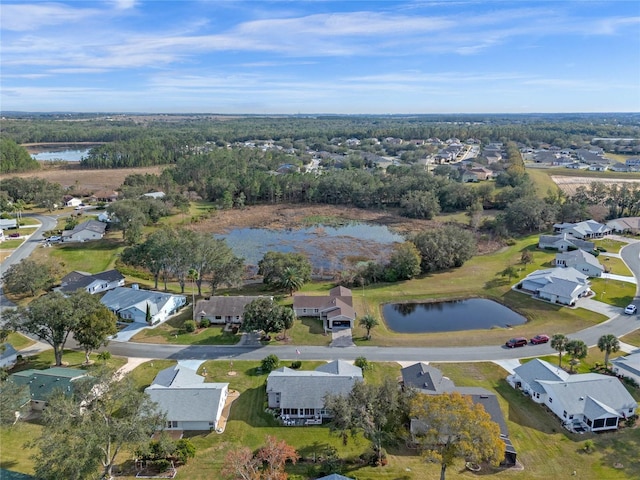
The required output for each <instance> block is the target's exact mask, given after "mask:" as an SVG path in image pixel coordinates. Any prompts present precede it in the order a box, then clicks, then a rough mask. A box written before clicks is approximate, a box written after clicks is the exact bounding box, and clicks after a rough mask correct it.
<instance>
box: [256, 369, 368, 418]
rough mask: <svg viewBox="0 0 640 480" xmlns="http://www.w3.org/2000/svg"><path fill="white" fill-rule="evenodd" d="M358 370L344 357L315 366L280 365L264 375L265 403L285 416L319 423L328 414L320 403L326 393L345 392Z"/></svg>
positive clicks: (358, 379)
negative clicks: (299, 367)
mask: <svg viewBox="0 0 640 480" xmlns="http://www.w3.org/2000/svg"><path fill="white" fill-rule="evenodd" d="M361 381H362V370H361V369H360V368H359V367H356V366H354V365H351V364H350V363H348V362H345V361H344V360H335V361H333V362H329V363H327V364H324V365H321V366H319V367H318V368H316V369H315V370H293V369H291V368H287V367H282V368H278V369H277V370H274V371H272V372H271V373H269V376H268V377H267V404H268V406H269V408H273V409H278V410H279V411H280V414H281V415H282V416H283V417H284V419H285V420H287V419H289V420H293V421H294V422H295V421H296V420H297V419H302V421H304V422H305V423H307V424H313V423H322V419H324V418H328V417H331V412H329V411H327V410H326V409H325V407H324V397H325V395H327V394H332V395H348V394H349V392H350V391H351V389H352V388H353V386H354V385H355V383H356V382H361Z"/></svg>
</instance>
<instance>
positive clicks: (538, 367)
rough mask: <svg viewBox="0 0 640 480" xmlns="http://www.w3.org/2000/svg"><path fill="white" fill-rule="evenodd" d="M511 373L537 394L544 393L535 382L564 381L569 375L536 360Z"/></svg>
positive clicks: (542, 361)
mask: <svg viewBox="0 0 640 480" xmlns="http://www.w3.org/2000/svg"><path fill="white" fill-rule="evenodd" d="M513 371H514V373H515V374H516V375H518V376H519V377H520V378H521V379H522V381H523V382H525V383H527V384H528V385H529V387H531V389H532V390H533V391H534V392H538V393H544V389H543V388H542V387H541V386H540V385H539V384H538V383H537V382H536V381H537V380H556V381H564V380H566V379H567V378H569V374H568V373H567V372H565V371H564V370H562V369H560V368H558V367H556V366H555V365H551V364H550V363H549V362H545V361H544V360H540V359H538V358H535V359H533V360H531V361H530V362H527V363H524V364H522V365H520V366H519V367H516V368H515V369H514V370H513Z"/></svg>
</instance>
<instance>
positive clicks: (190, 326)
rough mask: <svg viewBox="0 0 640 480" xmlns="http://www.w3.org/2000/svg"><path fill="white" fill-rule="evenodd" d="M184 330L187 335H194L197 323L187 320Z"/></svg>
mask: <svg viewBox="0 0 640 480" xmlns="http://www.w3.org/2000/svg"><path fill="white" fill-rule="evenodd" d="M184 330H185V332H187V333H193V332H195V331H196V322H194V321H193V320H187V321H186V322H184Z"/></svg>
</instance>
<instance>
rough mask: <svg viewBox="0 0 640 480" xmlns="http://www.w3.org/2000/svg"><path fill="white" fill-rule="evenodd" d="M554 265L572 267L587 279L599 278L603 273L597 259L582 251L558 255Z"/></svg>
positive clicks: (602, 268)
mask: <svg viewBox="0 0 640 480" xmlns="http://www.w3.org/2000/svg"><path fill="white" fill-rule="evenodd" d="M554 264H555V266H556V267H573V268H575V269H576V270H577V271H579V272H582V273H584V274H586V275H587V276H588V277H601V276H602V274H603V273H604V267H603V266H602V264H601V263H600V262H599V261H598V259H597V258H596V257H595V256H594V255H592V254H591V253H589V252H585V251H584V250H573V251H571V252H564V253H558V254H556V258H555V260H554Z"/></svg>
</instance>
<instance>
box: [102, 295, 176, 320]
mask: <svg viewBox="0 0 640 480" xmlns="http://www.w3.org/2000/svg"><path fill="white" fill-rule="evenodd" d="M100 302H101V303H102V304H103V305H104V306H106V307H107V308H108V309H109V310H111V311H112V312H114V313H115V314H116V315H118V317H120V318H123V319H126V320H133V321H134V322H140V323H146V322H147V312H148V314H149V316H150V318H151V320H150V324H151V325H155V324H158V323H162V322H164V321H165V320H167V319H168V318H169V317H170V316H171V315H173V314H174V313H176V312H177V311H178V310H179V309H180V308H181V307H183V306H184V305H186V303H187V297H186V296H184V295H174V294H171V293H162V292H155V291H153V290H141V289H139V288H136V287H133V288H127V287H117V288H115V289H113V290H110V291H108V292H107V293H106V294H105V295H104V297H102V298H101V299H100Z"/></svg>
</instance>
